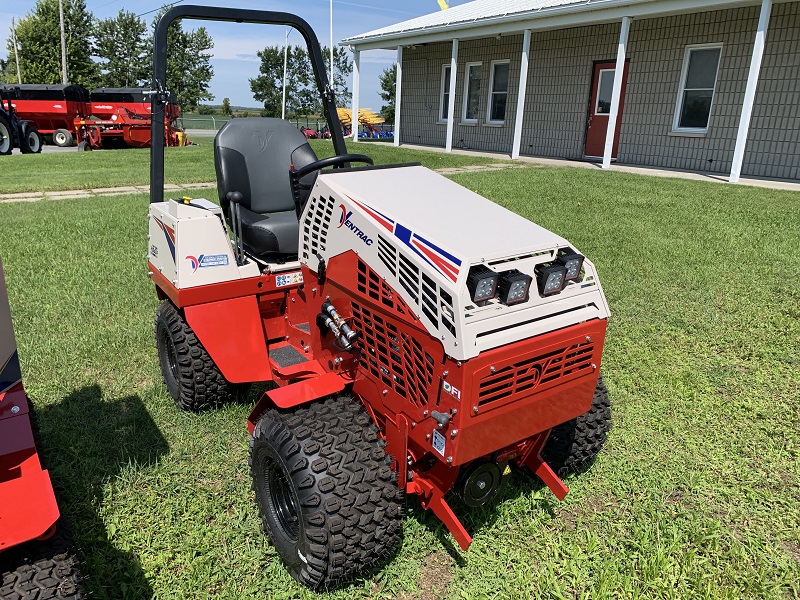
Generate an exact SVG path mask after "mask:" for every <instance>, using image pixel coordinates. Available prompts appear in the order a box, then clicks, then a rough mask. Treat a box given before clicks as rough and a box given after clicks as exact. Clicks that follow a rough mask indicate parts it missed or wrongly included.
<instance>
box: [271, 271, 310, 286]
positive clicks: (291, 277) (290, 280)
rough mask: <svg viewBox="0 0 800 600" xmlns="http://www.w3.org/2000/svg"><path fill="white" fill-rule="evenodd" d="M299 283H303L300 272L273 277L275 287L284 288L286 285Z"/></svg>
mask: <svg viewBox="0 0 800 600" xmlns="http://www.w3.org/2000/svg"><path fill="white" fill-rule="evenodd" d="M301 283H303V273H302V272H301V271H295V272H294V273H286V274H285V275H277V276H276V277H275V287H286V286H287V285H299V284H301Z"/></svg>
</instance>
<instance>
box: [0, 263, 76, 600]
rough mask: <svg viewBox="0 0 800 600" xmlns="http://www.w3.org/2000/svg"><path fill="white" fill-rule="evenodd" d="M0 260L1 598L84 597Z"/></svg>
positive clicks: (74, 598) (74, 599)
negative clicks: (40, 446) (37, 427)
mask: <svg viewBox="0 0 800 600" xmlns="http://www.w3.org/2000/svg"><path fill="white" fill-rule="evenodd" d="M32 416H33V415H32V413H31V406H30V402H29V401H28V396H27V395H26V394H25V389H24V388H23V386H22V373H21V369H20V361H19V354H18V352H17V345H16V340H15V338H14V329H13V326H12V323H11V310H10V308H9V304H8V296H7V294H6V286H5V278H4V275H3V265H2V261H0V598H4V599H5V598H9V599H10V598H31V599H34V600H36V599H39V598H71V599H73V600H77V599H78V598H83V597H84V596H83V592H82V590H81V588H80V586H79V585H78V574H77V571H76V569H75V565H74V559H73V558H72V556H71V552H72V548H71V545H70V544H69V543H68V542H67V541H66V540H65V538H64V535H63V532H61V531H58V532H57V531H56V522H57V521H58V519H59V510H58V505H57V504H56V498H55V493H54V492H53V486H52V484H51V482H50V475H49V474H48V472H47V471H46V470H45V469H43V468H42V464H41V461H40V459H39V453H38V452H37V449H36V441H35V439H34V437H35V436H34V428H33V427H32V424H31V417H32Z"/></svg>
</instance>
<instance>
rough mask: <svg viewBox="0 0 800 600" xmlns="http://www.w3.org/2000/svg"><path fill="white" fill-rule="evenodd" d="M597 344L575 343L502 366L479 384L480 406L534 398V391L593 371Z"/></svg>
mask: <svg viewBox="0 0 800 600" xmlns="http://www.w3.org/2000/svg"><path fill="white" fill-rule="evenodd" d="M593 355H594V344H593V343H589V342H587V343H584V344H573V345H571V346H567V347H566V348H562V349H560V350H556V351H554V352H549V353H547V354H543V355H541V356H536V357H534V358H526V359H524V360H520V361H519V362H516V363H512V364H508V365H505V366H502V367H500V368H499V369H497V370H496V371H495V372H494V373H490V374H489V375H486V376H485V377H483V378H482V379H481V380H480V383H479V385H478V404H479V405H481V404H486V403H488V402H494V401H496V400H501V399H507V400H509V401H510V400H513V399H514V398H515V397H517V396H527V395H530V394H531V392H532V391H533V390H534V389H538V388H549V387H552V386H554V385H556V384H558V383H559V381H560V380H561V379H563V378H566V377H571V376H574V375H577V374H582V373H584V372H585V371H591V370H592V357H593Z"/></svg>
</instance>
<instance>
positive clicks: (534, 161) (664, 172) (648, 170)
mask: <svg viewBox="0 0 800 600" xmlns="http://www.w3.org/2000/svg"><path fill="white" fill-rule="evenodd" d="M365 144H385V145H387V146H388V145H390V144H391V142H365ZM401 147H402V148H409V149H412V150H428V151H429V152H444V148H436V147H433V146H420V145H416V144H403V145H402V146H401ZM452 153H453V154H462V155H464V156H484V157H487V158H495V159H497V160H511V157H510V156H509V155H508V154H502V153H499V152H479V151H477V150H456V149H453V152H452ZM520 163H526V164H530V165H541V166H545V167H575V168H578V169H600V164H599V163H596V162H589V161H583V160H566V159H559V158H544V157H536V156H520V157H519V158H518V159H517V160H515V161H514V162H513V163H512V164H520ZM610 170H611V171H617V172H621V173H634V174H636V175H651V176H655V177H669V178H674V179H691V180H694V181H710V182H714V183H728V176H727V175H725V174H722V173H707V172H703V171H682V170H679V169H659V168H655V167H637V166H633V165H618V164H612V165H611V169H610ZM737 185H751V186H755V187H763V188H770V189H773V190H789V191H793V192H800V181H796V180H790V179H766V178H761V177H742V178H741V179H740V180H739V183H738V184H737Z"/></svg>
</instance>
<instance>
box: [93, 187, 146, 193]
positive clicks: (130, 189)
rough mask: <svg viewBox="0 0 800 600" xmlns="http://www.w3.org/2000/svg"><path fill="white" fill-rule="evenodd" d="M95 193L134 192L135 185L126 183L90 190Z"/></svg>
mask: <svg viewBox="0 0 800 600" xmlns="http://www.w3.org/2000/svg"><path fill="white" fill-rule="evenodd" d="M91 191H92V192H93V193H95V194H121V193H124V192H136V191H137V190H136V186H134V185H126V186H121V187H113V188H94V189H92V190H91Z"/></svg>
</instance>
